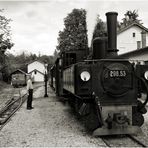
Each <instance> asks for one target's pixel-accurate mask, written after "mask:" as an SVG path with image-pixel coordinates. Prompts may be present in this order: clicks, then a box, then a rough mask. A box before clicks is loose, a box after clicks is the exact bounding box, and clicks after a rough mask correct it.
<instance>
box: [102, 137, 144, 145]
mask: <svg viewBox="0 0 148 148" xmlns="http://www.w3.org/2000/svg"><path fill="white" fill-rule="evenodd" d="M101 139H102V141H103V142H104V143H105V145H106V146H107V147H147V146H146V145H145V144H144V143H143V142H142V141H140V140H139V139H137V138H135V137H134V136H132V135H121V136H120V135H119V137H117V136H115V137H108V136H104V137H101Z"/></svg>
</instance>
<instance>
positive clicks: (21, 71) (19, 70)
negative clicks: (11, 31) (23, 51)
mask: <svg viewBox="0 0 148 148" xmlns="http://www.w3.org/2000/svg"><path fill="white" fill-rule="evenodd" d="M17 72H19V73H22V74H25V75H26V72H24V71H23V70H21V69H17V70H15V71H13V72H12V73H11V75H12V74H15V73H17Z"/></svg>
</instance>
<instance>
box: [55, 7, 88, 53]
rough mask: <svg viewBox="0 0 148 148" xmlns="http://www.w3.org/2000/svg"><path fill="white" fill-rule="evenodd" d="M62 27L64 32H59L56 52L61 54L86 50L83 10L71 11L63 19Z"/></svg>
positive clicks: (84, 15)
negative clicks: (63, 26)
mask: <svg viewBox="0 0 148 148" xmlns="http://www.w3.org/2000/svg"><path fill="white" fill-rule="evenodd" d="M64 25H65V28H64V30H63V31H60V32H59V37H58V46H57V50H59V51H60V52H62V51H69V50H79V49H86V48H88V39H87V29H86V11H85V10H84V9H73V11H72V12H71V13H69V14H68V16H67V17H66V18H65V19H64Z"/></svg>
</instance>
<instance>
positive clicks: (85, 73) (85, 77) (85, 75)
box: [80, 71, 90, 81]
mask: <svg viewBox="0 0 148 148" xmlns="http://www.w3.org/2000/svg"><path fill="white" fill-rule="evenodd" d="M80 77H81V80H82V81H88V80H89V79H90V73H89V72H88V71H83V72H81V74H80Z"/></svg>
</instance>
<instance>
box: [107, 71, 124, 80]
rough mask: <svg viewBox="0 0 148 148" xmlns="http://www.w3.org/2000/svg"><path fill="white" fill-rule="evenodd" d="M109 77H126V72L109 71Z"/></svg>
mask: <svg viewBox="0 0 148 148" xmlns="http://www.w3.org/2000/svg"><path fill="white" fill-rule="evenodd" d="M109 76H110V77H111V78H115V77H126V71H125V70H110V71H109Z"/></svg>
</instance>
